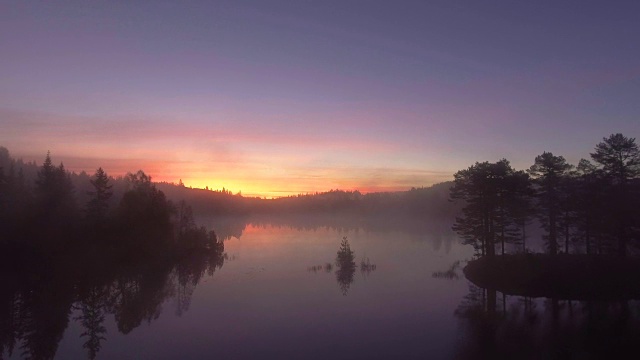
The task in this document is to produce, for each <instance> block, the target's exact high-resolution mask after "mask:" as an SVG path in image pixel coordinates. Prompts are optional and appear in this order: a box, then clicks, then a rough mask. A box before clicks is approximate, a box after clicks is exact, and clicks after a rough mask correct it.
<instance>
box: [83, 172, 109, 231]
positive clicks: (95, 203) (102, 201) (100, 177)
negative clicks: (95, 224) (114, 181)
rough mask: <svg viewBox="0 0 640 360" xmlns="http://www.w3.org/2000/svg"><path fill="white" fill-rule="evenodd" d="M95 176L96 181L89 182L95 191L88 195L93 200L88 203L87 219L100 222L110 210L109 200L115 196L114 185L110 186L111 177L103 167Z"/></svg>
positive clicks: (89, 192) (88, 192)
mask: <svg viewBox="0 0 640 360" xmlns="http://www.w3.org/2000/svg"><path fill="white" fill-rule="evenodd" d="M93 176H94V179H92V180H89V182H90V183H91V185H92V186H93V188H94V190H93V191H87V194H88V195H89V196H91V200H89V202H88V203H87V209H86V210H87V217H89V218H91V219H94V220H100V219H104V217H105V216H106V213H107V210H108V209H109V199H110V198H111V196H112V195H113V192H112V191H111V188H112V187H113V185H110V184H109V177H108V176H107V173H105V171H104V170H103V169H102V168H101V167H99V168H98V170H96V172H95V174H94V175H93Z"/></svg>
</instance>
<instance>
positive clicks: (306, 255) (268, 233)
mask: <svg viewBox="0 0 640 360" xmlns="http://www.w3.org/2000/svg"><path fill="white" fill-rule="evenodd" d="M204 220H205V221H204V222H207V223H208V224H209V225H213V226H215V228H216V229H218V233H219V236H220V237H223V238H225V242H224V245H225V256H224V259H223V260H224V261H223V263H221V265H222V266H221V267H220V266H219V265H220V264H218V266H217V267H216V266H213V267H211V268H210V269H209V271H207V270H206V266H201V265H197V264H196V265H183V266H182V267H176V268H172V269H166V271H164V272H162V274H161V275H158V276H156V275H155V274H153V275H151V276H145V275H140V274H136V275H135V279H134V280H132V281H130V282H124V283H121V284H119V285H118V284H116V285H113V286H112V287H111V288H110V289H109V290H104V289H103V290H102V292H101V293H99V294H97V295H96V296H97V297H96V299H95V302H94V303H95V304H94V305H95V308H94V309H93V310H91V309H87V301H85V302H84V305H83V304H81V303H79V302H77V301H76V302H75V303H73V305H71V306H70V310H68V312H67V313H68V315H69V316H68V320H67V322H66V323H65V322H64V321H63V320H60V321H59V322H58V323H56V322H55V321H44V322H43V324H45V325H44V326H45V327H46V326H53V325H52V324H62V325H58V327H61V329H60V330H59V331H57V332H56V331H54V330H55V329H53V330H52V331H47V329H42V331H41V333H38V334H40V335H38V336H31V337H30V340H29V341H28V342H29V344H25V341H22V342H21V343H18V344H16V345H15V346H14V349H13V356H11V357H9V358H12V359H13V358H16V359H17V358H21V357H22V354H27V353H28V349H29V347H33V346H41V347H42V346H45V347H46V346H48V347H49V348H51V347H53V351H54V353H55V354H56V356H55V358H56V359H86V358H91V356H92V355H96V358H97V359H211V358H219V359H302V358H305V359H327V358H330V359H354V358H362V359H389V358H397V359H424V358H428V359H450V358H484V357H487V356H490V357H493V356H496V355H498V356H507V357H520V355H523V354H528V355H527V356H526V357H528V358H553V357H562V356H563V354H565V352H567V351H569V353H573V354H580V355H582V356H587V355H589V354H597V353H598V352H599V351H600V352H603V351H607V350H609V349H610V348H621V347H622V346H624V345H625V342H626V341H627V340H629V341H631V340H630V339H634V338H637V337H636V336H637V334H640V332H637V328H638V327H637V316H635V317H634V315H633V314H636V313H637V310H638V307H637V304H633V303H631V304H630V303H626V302H625V303H619V304H585V303H578V302H567V301H564V302H560V301H553V300H546V299H534V300H532V299H520V298H515V297H506V296H505V297H503V296H502V294H499V293H495V292H493V293H492V292H489V291H485V290H482V289H477V288H474V287H473V286H471V285H470V283H469V282H468V281H467V280H465V279H464V276H463V275H462V272H461V270H459V268H458V269H456V268H453V269H452V270H453V271H449V272H447V270H449V269H450V268H451V266H452V264H454V263H455V262H456V261H459V260H464V259H467V258H470V257H471V256H472V249H471V248H470V247H468V246H463V245H460V244H459V242H458V240H457V238H456V237H455V235H454V234H453V233H451V232H450V231H449V224H446V223H445V224H437V223H436V224H434V223H430V224H425V223H406V224H395V225H389V224H387V225H384V224H381V223H380V222H379V221H365V222H358V221H356V222H351V223H348V222H346V220H344V219H342V220H341V221H333V224H331V225H330V226H321V225H320V224H321V223H328V222H326V221H323V220H318V219H316V220H314V219H311V220H309V219H307V220H300V219H298V220H296V221H291V220H286V221H285V220H281V221H273V220H262V221H252V222H248V223H246V222H243V221H221V220H218V221H214V220H211V219H204ZM201 222H202V221H201ZM349 224H351V225H349ZM344 237H346V238H347V240H348V242H349V244H350V246H351V249H352V250H353V251H355V261H356V265H357V266H356V268H355V271H354V272H353V273H352V274H347V276H346V277H345V276H344V274H342V275H340V274H339V272H338V271H339V270H340V268H339V267H337V266H336V265H335V259H336V254H337V251H338V249H339V247H340V243H341V241H342V240H343V238H344ZM365 259H368V260H369V263H370V264H371V265H375V269H374V267H373V266H371V267H369V268H368V269H362V268H361V267H360V264H361V261H362V260H365ZM327 264H330V265H329V266H327ZM437 272H440V274H441V276H434V273H437ZM118 287H123V288H124V287H128V288H127V289H121V292H118V291H116V290H117V288H118ZM132 287H133V288H134V289H133V290H132V289H131V288H132ZM113 288H116V290H114V289H113ZM54 291H55V290H54ZM126 291H128V292H133V293H134V294H135V296H128V297H127V296H123V295H118V294H121V293H124V292H126ZM114 294H116V295H114ZM101 296H104V297H111V300H109V301H103V299H101V298H100V297H101ZM118 296H120V297H121V298H118ZM52 297H53V298H54V299H55V298H56V295H52ZM90 298H91V297H90ZM42 300H43V303H44V304H46V303H47V299H42ZM58 302H59V301H58ZM53 303H54V304H55V303H57V302H56V301H55V300H54V301H53ZM89 303H90V304H89V305H91V302H89ZM107 303H110V304H117V305H106V304H107ZM96 304H97V305H96ZM100 304H105V305H100ZM47 306H49V305H46V306H40V307H39V309H42V308H44V309H46V308H47ZM51 306H54V305H51ZM96 309H97V310H96ZM32 312H34V313H37V312H36V311H32ZM63 314H64V312H63ZM636 315H637V314H636ZM32 316H34V317H35V316H36V315H32ZM40 316H43V317H45V318H46V317H47V315H42V314H41V315H40ZM45 320H47V319H45ZM62 326H65V327H62ZM53 327H55V326H53ZM62 329H63V330H62ZM616 331H617V333H616ZM48 334H52V335H51V337H53V338H52V339H51V338H49V339H43V338H42V337H45V336H48ZM603 334H613V335H611V336H609V335H606V336H604V335H603ZM594 339H598V340H597V341H594ZM603 339H604V340H603ZM37 341H41V342H43V343H44V345H40V344H37V343H36V344H33V343H34V342H37ZM590 343H591V344H592V345H591V346H592V347H591V348H590V347H589V346H590V345H589V344H590ZM56 345H57V348H55V346H56ZM576 349H579V350H580V351H582V352H576V351H574V350H576ZM5 356H7V352H6V351H5ZM587 357H588V356H587Z"/></svg>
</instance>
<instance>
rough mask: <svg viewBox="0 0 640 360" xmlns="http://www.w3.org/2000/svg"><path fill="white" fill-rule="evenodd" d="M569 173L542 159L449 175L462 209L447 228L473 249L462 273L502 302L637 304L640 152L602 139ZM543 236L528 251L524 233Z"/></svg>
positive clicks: (559, 160) (621, 140) (617, 138)
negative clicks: (530, 230) (536, 229)
mask: <svg viewBox="0 0 640 360" xmlns="http://www.w3.org/2000/svg"><path fill="white" fill-rule="evenodd" d="M590 155H591V161H589V160H585V159H581V160H580V162H579V164H578V165H577V166H573V165H571V164H569V163H568V162H567V161H566V160H565V159H564V157H562V156H556V155H554V154H552V153H550V152H544V153H543V154H542V155H539V156H538V157H536V159H535V163H534V164H533V165H532V166H531V167H530V168H529V169H527V171H522V170H514V169H513V168H512V167H511V165H510V164H509V162H508V161H507V160H506V159H502V160H500V161H498V162H496V163H490V162H483V163H475V164H474V165H473V166H471V167H469V168H468V169H465V170H461V171H458V172H457V173H456V174H455V182H454V186H453V187H452V188H451V199H452V200H454V201H455V200H461V201H463V204H464V207H463V209H462V216H460V217H458V218H457V219H456V223H455V224H454V226H453V229H454V230H455V231H456V232H457V233H458V234H459V235H460V236H461V237H462V238H463V239H464V242H465V243H466V244H470V245H473V247H474V249H475V257H476V258H475V259H474V260H471V261H469V263H468V264H467V266H466V267H465V268H464V274H465V276H466V277H467V279H468V280H470V281H471V282H472V283H473V284H475V285H477V286H479V287H481V288H484V289H489V290H496V291H499V292H501V293H503V294H507V295H520V296H526V297H546V298H553V299H564V300H630V299H640V258H639V257H637V250H638V245H639V240H640V237H639V234H640V231H639V229H640V226H639V225H640V212H639V211H638V209H640V204H639V200H638V199H639V196H638V195H639V194H640V191H639V189H640V181H639V176H640V151H639V150H638V146H637V144H636V143H635V139H634V138H628V137H625V136H623V135H622V134H612V135H611V136H609V137H606V138H603V141H602V142H601V143H599V144H597V145H596V147H595V150H594V152H593V153H591V154H590ZM533 223H537V224H539V226H540V227H541V229H542V230H543V234H542V237H541V240H542V241H543V243H542V244H541V245H543V249H544V253H531V249H530V248H529V247H528V246H527V245H530V244H527V231H526V228H527V225H530V224H533Z"/></svg>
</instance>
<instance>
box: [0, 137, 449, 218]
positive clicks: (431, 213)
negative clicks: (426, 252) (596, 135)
mask: <svg viewBox="0 0 640 360" xmlns="http://www.w3.org/2000/svg"><path fill="white" fill-rule="evenodd" d="M52 158H53V160H54V163H55V154H54V156H53V157H52ZM43 159H44V155H43ZM56 165H57V164H56ZM0 169H2V171H3V173H4V174H5V175H7V176H16V177H17V176H18V174H19V173H21V174H22V175H21V176H22V177H23V181H24V182H25V185H26V186H27V187H31V186H33V184H34V182H35V180H36V178H37V173H38V170H39V165H38V164H36V163H35V162H24V161H22V160H21V159H14V158H12V157H11V156H10V154H9V151H8V150H7V149H6V148H4V147H1V146H0ZM132 171H136V170H134V169H132ZM91 175H92V174H88V173H86V172H84V171H83V172H81V173H79V174H78V173H69V177H70V179H71V181H72V183H73V185H74V189H75V196H76V200H77V202H78V204H79V205H80V206H82V205H83V204H86V202H87V201H88V196H87V191H90V190H92V187H91V184H90V183H89V180H90V178H91ZM110 183H111V184H112V185H113V189H112V190H113V193H114V196H113V197H112V198H111V200H110V201H111V205H112V207H115V205H116V204H117V203H118V202H119V201H120V198H121V197H122V195H123V194H124V192H125V191H126V189H127V187H128V185H127V183H126V181H125V180H124V177H123V176H119V177H113V176H110ZM452 184H453V182H444V183H439V184H435V185H433V186H430V187H419V188H412V189H411V190H407V191H398V192H380V193H367V194H362V193H360V192H359V191H344V190H330V191H327V192H320V193H315V194H306V195H297V196H288V197H283V198H276V199H262V198H257V197H245V196H242V195H240V194H232V193H231V192H230V191H226V190H208V189H198V188H195V189H194V188H190V187H186V186H184V185H182V184H173V183H166V182H159V183H156V186H157V188H158V189H159V190H161V191H162V192H164V193H165V195H166V196H167V198H168V199H170V200H172V201H173V202H175V203H177V202H179V201H182V200H184V201H185V202H186V203H187V204H189V205H190V206H191V207H192V208H193V211H194V213H195V214H197V215H201V216H203V215H217V216H228V215H248V214H279V213H283V214H301V213H302V214H323V213H345V214H357V215H381V214H382V215H389V216H419V217H439V216H443V217H448V218H452V217H453V216H455V215H456V214H457V213H458V211H459V208H460V206H459V205H457V204H455V203H452V202H450V201H449V200H448V199H449V188H450V187H451V186H452Z"/></svg>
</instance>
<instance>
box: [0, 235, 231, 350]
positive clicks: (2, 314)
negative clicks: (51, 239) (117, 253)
mask: <svg viewBox="0 0 640 360" xmlns="http://www.w3.org/2000/svg"><path fill="white" fill-rule="evenodd" d="M102 255H103V256H112V255H110V254H102ZM3 258H4V256H3ZM68 260H69V259H65V261H63V260H62V259H60V261H59V262H58V261H50V262H49V263H48V264H46V265H42V266H30V267H29V268H30V269H29V268H28V267H26V266H25V267H24V269H20V271H16V272H10V273H5V274H3V272H6V271H7V269H6V268H5V267H4V266H2V267H0V270H1V271H0V276H2V278H3V279H4V278H7V279H10V281H8V282H6V283H5V284H3V285H4V286H3V288H2V289H0V358H2V355H4V354H8V355H9V356H11V355H12V354H13V353H14V352H16V351H20V354H21V356H22V357H24V358H29V359H52V358H54V357H55V355H56V352H57V348H58V343H59V342H60V340H61V339H62V337H63V335H64V332H65V330H66V328H67V326H68V323H69V316H70V314H71V310H72V309H76V310H77V313H76V314H77V316H75V317H74V318H73V319H72V320H74V321H77V322H78V323H79V324H80V325H81V326H82V328H83V330H82V332H81V334H80V337H81V339H82V344H83V345H82V346H83V347H84V348H85V349H86V351H87V357H88V358H89V359H94V358H96V357H97V355H98V353H99V351H100V349H101V347H102V345H103V344H104V342H105V341H107V338H108V334H107V329H106V326H105V320H106V318H107V317H108V316H110V315H112V316H114V317H115V320H116V323H117V327H118V330H119V331H120V332H122V333H125V334H126V333H129V332H131V331H132V330H134V329H135V328H136V327H138V326H139V325H140V324H141V323H142V322H143V321H147V322H150V321H153V320H154V319H157V318H158V317H159V316H160V315H161V313H162V304H163V303H164V302H165V301H166V300H167V299H169V298H171V297H175V298H176V300H177V301H178V302H179V307H180V308H179V312H180V313H182V312H184V311H186V310H187V309H188V303H189V302H190V298H191V294H192V293H193V289H194V288H195V286H196V285H197V284H198V283H199V282H200V281H201V279H202V277H203V276H204V274H210V275H212V274H213V272H214V271H215V270H216V269H219V268H221V267H222V265H223V263H224V247H223V245H222V243H216V244H214V245H213V246H212V247H211V248H210V249H208V250H202V251H194V252H192V253H186V254H182V255H181V256H180V257H174V258H167V257H166V254H161V255H158V256H156V257H150V258H147V259H144V260H143V259H137V260H136V261H134V262H129V263H124V264H123V263H117V262H115V261H107V262H105V261H99V260H98V259H97V258H95V259H88V260H86V262H85V261H83V262H80V261H78V262H76V263H73V262H71V263H70V262H69V261H68ZM91 263H97V264H99V265H95V266H89V265H87V264H91ZM105 264H110V265H105ZM185 289H186V291H185ZM17 348H18V349H19V350H16V349H17Z"/></svg>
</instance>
